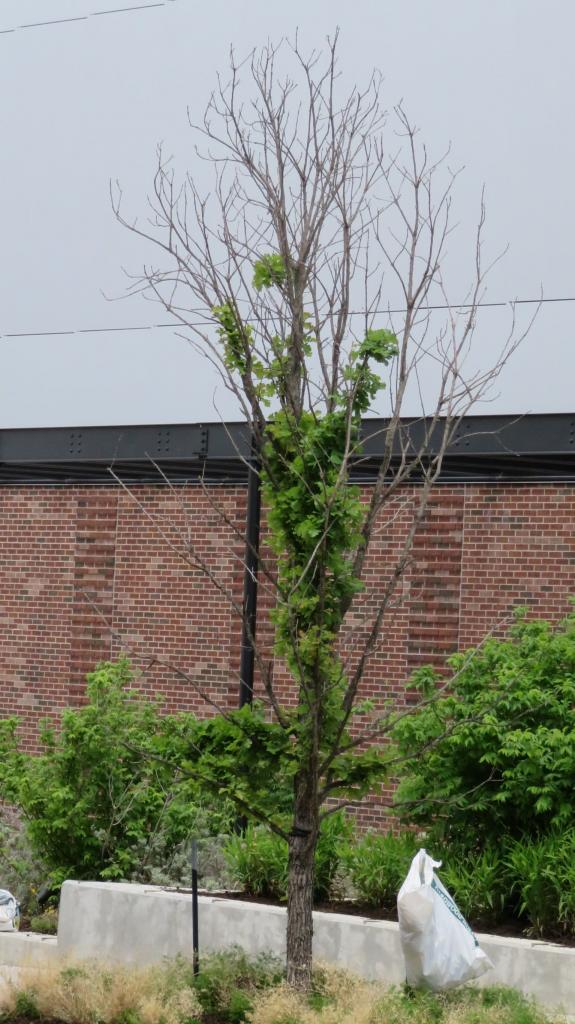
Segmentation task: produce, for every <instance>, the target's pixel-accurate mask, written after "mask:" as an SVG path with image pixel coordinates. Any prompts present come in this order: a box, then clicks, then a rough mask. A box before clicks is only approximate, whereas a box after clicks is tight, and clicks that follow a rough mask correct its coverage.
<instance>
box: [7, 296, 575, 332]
mask: <svg viewBox="0 0 575 1024" xmlns="http://www.w3.org/2000/svg"><path fill="white" fill-rule="evenodd" d="M558 302H575V295H570V296H565V297H562V298H552V299H510V300H508V301H506V302H478V303H476V305H475V309H495V308H507V307H509V306H528V305H544V304H546V303H558ZM473 308H474V307H473V305H472V303H466V302H464V303H461V304H460V305H451V306H448V305H443V306H422V308H421V310H420V312H422V313H424V312H430V313H431V312H434V311H436V310H446V309H452V310H453V309H473ZM189 312H190V313H201V312H203V311H202V310H201V309H191V310H189ZM406 312H407V310H405V309H372V310H369V311H368V314H367V315H369V316H382V315H385V314H399V313H406ZM348 315H349V316H365V315H366V311H365V310H361V309H355V310H351V311H350V312H349V314H348ZM247 322H253V320H250V319H248V320H247ZM210 323H211V321H208V320H206V319H204V320H195V321H194V320H189V321H187V323H180V324H179V323H170V324H138V325H136V326H134V325H133V326H130V327H76V328H74V329H72V330H64V331H11V332H6V333H4V334H0V338H52V337H58V338H60V337H64V336H65V335H71V334H113V333H118V334H122V333H124V332H129V331H155V330H163V329H165V328H171V329H172V330H176V329H179V330H185V328H186V327H207V326H209V324H210Z"/></svg>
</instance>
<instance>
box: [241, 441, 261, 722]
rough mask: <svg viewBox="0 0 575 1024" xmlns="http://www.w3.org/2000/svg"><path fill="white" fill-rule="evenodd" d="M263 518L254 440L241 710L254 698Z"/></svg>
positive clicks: (247, 533)
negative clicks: (260, 545) (254, 642)
mask: <svg viewBox="0 0 575 1024" xmlns="http://www.w3.org/2000/svg"><path fill="white" fill-rule="evenodd" d="M260 517H261V488H260V459H259V452H258V447H257V443H256V441H255V438H252V445H251V460H250V468H249V475H248V494H247V513H246V553H245V570H244V596H243V619H242V646H241V652H240V692H239V706H240V707H241V708H243V706H244V704H251V702H252V700H253V695H254V644H253V638H254V636H255V633H256V613H257V604H258V568H259V544H260Z"/></svg>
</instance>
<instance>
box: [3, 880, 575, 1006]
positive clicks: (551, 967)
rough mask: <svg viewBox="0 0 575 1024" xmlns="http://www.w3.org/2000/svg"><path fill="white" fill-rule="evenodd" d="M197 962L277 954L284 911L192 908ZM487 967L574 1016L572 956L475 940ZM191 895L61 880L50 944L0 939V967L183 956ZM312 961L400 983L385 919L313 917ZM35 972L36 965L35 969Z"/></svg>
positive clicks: (396, 951)
mask: <svg viewBox="0 0 575 1024" xmlns="http://www.w3.org/2000/svg"><path fill="white" fill-rule="evenodd" d="M199 904H200V905H199V924H200V955H201V952H202V951H207V950H221V949H225V948H227V947H229V946H231V945H238V946H241V947H242V948H243V949H245V950H246V951H247V952H250V953H264V952H265V953H275V954H277V955H278V956H283V955H284V953H285V926H286V911H285V910H284V909H283V908H281V907H272V906H265V905H262V904H256V903H248V902H244V901H240V900H227V899H223V898H220V897H215V896H201V897H200V901H199ZM478 938H479V941H480V944H481V946H482V947H483V949H484V950H485V952H486V953H488V955H489V956H490V957H491V959H492V961H493V963H494V969H493V970H492V971H489V972H488V974H486V975H485V976H484V977H483V978H482V979H481V981H480V984H483V985H494V984H503V985H511V986H513V987H514V988H516V989H519V990H520V991H521V992H524V993H525V994H526V995H530V996H533V997H534V998H535V999H537V1001H538V1002H540V1003H541V1004H542V1005H544V1006H547V1007H549V1008H553V1009H555V1008H562V1009H563V1010H564V1012H565V1013H567V1014H569V1015H575V949H572V948H568V947H565V946H556V945H553V944H552V943H547V942H535V941H528V940H526V939H506V938H500V937H496V936H490V935H479V936H478ZM191 951H192V902H191V896H190V895H188V894H185V893H176V892H173V891H167V890H163V889H159V888H155V887H151V886H142V885H125V884H114V883H104V882H65V883H64V886H63V888H62V898H61V903H60V917H59V928H58V942H57V945H56V942H55V940H54V939H49V938H39V937H38V936H26V935H10V934H6V935H0V965H3V964H4V965H13V966H19V965H23V964H27V965H30V963H31V960H34V959H35V958H36V957H41V958H43V962H44V963H45V964H46V963H47V962H48V961H50V962H55V958H56V957H57V958H61V959H62V960H67V961H71V960H85V959H101V960H104V961H108V962H114V963H127V964H130V963H134V964H150V963H156V962H158V961H161V960H162V959H163V958H164V957H173V956H176V955H177V954H178V953H179V954H182V955H184V956H187V957H191ZM314 955H315V957H316V958H317V959H319V960H327V961H329V962H330V963H334V964H340V965H341V966H345V967H346V968H348V969H349V970H352V971H355V972H356V973H358V974H361V975H363V976H364V977H367V978H372V979H378V980H380V981H383V982H387V983H390V984H398V983H401V982H402V981H403V980H404V977H405V974H404V965H403V956H402V952H401V945H400V941H399V929H398V926H397V925H396V924H394V923H393V922H390V921H373V920H366V919H364V918H361V917H354V916H352V915H345V914H325V913H319V912H316V913H315V914H314ZM38 965H39V966H40V964H38Z"/></svg>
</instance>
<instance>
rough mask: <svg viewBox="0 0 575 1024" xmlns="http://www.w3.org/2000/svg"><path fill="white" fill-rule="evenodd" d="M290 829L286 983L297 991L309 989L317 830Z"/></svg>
mask: <svg viewBox="0 0 575 1024" xmlns="http://www.w3.org/2000/svg"><path fill="white" fill-rule="evenodd" d="M299 831H300V830H297V829H294V832H296V833H298V834H296V835H292V836H290V840H289V856H288V902H287V980H288V983H289V984H290V985H293V987H294V988H296V989H298V990H299V991H300V992H308V991H309V990H310V988H311V966H312V938H313V916H312V911H313V879H314V859H315V848H316V846H317V837H318V830H317V827H315V828H312V829H310V831H309V832H307V831H306V830H304V829H301V834H299Z"/></svg>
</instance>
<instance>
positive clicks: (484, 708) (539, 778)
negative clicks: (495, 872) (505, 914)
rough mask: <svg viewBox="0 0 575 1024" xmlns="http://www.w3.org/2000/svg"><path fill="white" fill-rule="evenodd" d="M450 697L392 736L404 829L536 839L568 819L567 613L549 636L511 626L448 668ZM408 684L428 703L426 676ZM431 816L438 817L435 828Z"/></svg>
mask: <svg viewBox="0 0 575 1024" xmlns="http://www.w3.org/2000/svg"><path fill="white" fill-rule="evenodd" d="M450 667H451V670H452V671H453V673H454V677H453V681H452V684H451V692H450V693H449V694H448V695H445V696H438V698H437V700H430V701H429V702H428V704H427V706H426V707H424V708H423V709H422V710H420V711H418V712H415V713H414V714H413V715H409V716H405V717H403V718H402V719H401V721H399V722H398V724H397V725H396V728H395V740H396V742H397V745H398V748H399V753H400V754H401V755H402V756H403V757H405V758H406V759H407V761H406V764H405V770H404V775H403V779H402V780H401V784H400V786H399V791H398V794H397V806H398V810H399V813H400V815H401V817H402V819H403V820H404V821H408V822H412V823H417V824H419V825H423V826H426V827H429V826H431V825H434V829H435V831H436V833H437V831H438V830H439V831H441V833H442V834H443V835H444V836H445V837H448V838H455V839H456V840H461V841H462V842H463V844H464V845H465V846H466V847H467V848H468V849H474V848H475V847H476V846H477V845H478V842H482V841H486V840H492V841H493V842H495V843H497V842H499V841H500V840H501V837H502V836H503V835H507V834H509V835H511V836H515V837H519V836H524V835H531V836H533V837H535V836H537V835H539V834H543V833H545V832H546V831H548V830H549V829H550V828H553V827H558V828H562V827H565V826H566V825H567V826H568V825H569V824H570V823H571V822H572V821H573V819H574V817H575V788H574V787H573V779H574V778H575V614H571V615H570V616H569V617H568V618H567V619H566V620H565V621H564V622H562V623H561V624H560V625H559V626H557V627H556V628H554V627H552V626H551V625H550V624H549V623H548V622H541V621H526V620H525V619H519V621H518V622H517V624H516V625H515V626H514V627H513V629H512V630H511V632H510V636H509V638H508V639H506V640H496V639H489V640H487V641H486V642H485V643H484V644H483V645H482V646H481V647H479V648H477V649H475V650H471V651H467V652H465V653H463V654H457V655H455V656H453V657H452V658H451V659H450ZM414 683H415V684H416V685H417V686H419V688H420V689H421V690H422V691H423V692H424V694H426V695H427V696H429V697H431V696H432V695H433V693H434V692H435V689H436V687H437V686H438V685H439V684H440V678H439V677H438V676H437V675H436V673H435V672H434V670H433V669H431V668H429V669H423V670H420V671H419V672H418V673H416V676H415V677H414ZM438 809H439V810H441V818H440V819H439V821H438V820H437V815H438Z"/></svg>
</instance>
